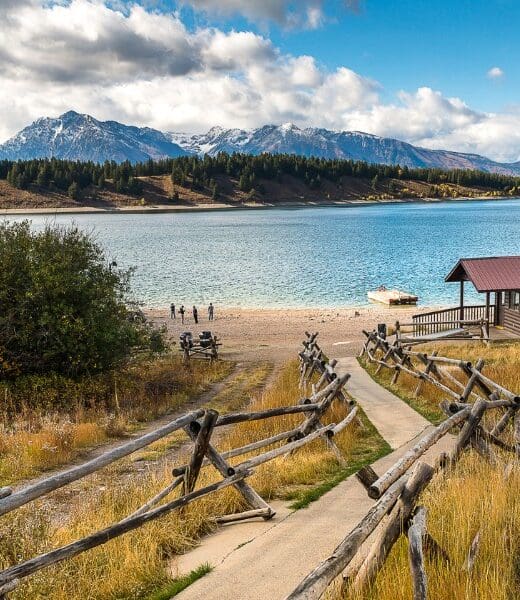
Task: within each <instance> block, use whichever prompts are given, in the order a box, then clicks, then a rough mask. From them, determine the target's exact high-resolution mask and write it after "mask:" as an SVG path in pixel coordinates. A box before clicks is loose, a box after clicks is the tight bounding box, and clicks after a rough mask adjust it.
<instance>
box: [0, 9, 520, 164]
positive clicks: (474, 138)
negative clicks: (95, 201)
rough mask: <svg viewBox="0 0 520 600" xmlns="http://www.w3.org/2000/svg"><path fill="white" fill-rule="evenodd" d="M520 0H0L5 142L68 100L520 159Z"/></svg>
mask: <svg viewBox="0 0 520 600" xmlns="http://www.w3.org/2000/svg"><path fill="white" fill-rule="evenodd" d="M519 22H520V2H518V0H457V2H453V0H435V2H432V1H429V0H392V1H386V0H358V1H354V0H351V1H346V0H299V1H296V0H182V1H179V2H174V1H169V0H141V1H140V2H139V1H135V2H123V1H121V0H112V1H108V0H61V1H50V0H0V90H1V92H0V115H1V117H0V140H2V141H3V140H5V139H7V138H8V137H10V136H11V135H13V134H14V133H15V132H16V131H18V130H19V129H20V128H22V127H23V126H25V125H27V124H28V123H30V122H31V121H33V120H35V119H36V118H38V117H40V116H57V115H59V114H61V113H63V112H65V111H67V110H69V109H74V110H77V111H79V112H85V113H89V114H92V115H93V116H95V117H96V118H99V119H103V120H104V119H116V120H119V121H122V122H125V123H130V124H136V125H147V126H151V127H155V128H158V129H161V130H165V131H186V132H202V131H206V130H207V129H208V128H210V127H211V126H213V125H222V126H225V127H243V128H251V127H256V126H260V125H264V124H266V123H276V124H278V123H285V122H289V121H290V122H294V123H295V124H296V125H299V126H317V127H327V128H331V129H356V130H362V131H367V132H370V133H375V134H377V135H383V136H392V137H397V138H400V139H404V140H406V141H410V142H412V143H415V144H419V145H423V146H426V147H430V148H449V149H454V150H460V151H465V152H477V153H480V154H485V155H488V156H490V157H492V158H495V159H497V160H503V161H511V160H519V159H520V97H519V94H518V92H519V91H520V70H519V69H518V65H517V57H518V51H519V50H520V37H519V36H518V31H517V28H518V23H519Z"/></svg>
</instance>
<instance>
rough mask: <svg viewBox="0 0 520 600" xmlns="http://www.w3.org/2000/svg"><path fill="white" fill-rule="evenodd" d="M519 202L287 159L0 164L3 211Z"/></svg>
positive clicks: (497, 179)
mask: <svg viewBox="0 0 520 600" xmlns="http://www.w3.org/2000/svg"><path fill="white" fill-rule="evenodd" d="M518 194H520V177H514V176H511V175H504V174H498V173H487V172H483V171H474V170H463V169H453V170H443V169H437V168H413V169H412V168H408V167H406V166H404V167H401V166H399V165H374V164H369V163H366V162H364V161H352V160H342V159H323V158H314V157H310V158H309V157H304V156H298V155H286V154H261V155H258V156H252V155H246V154H226V153H219V154H218V155H217V156H209V155H206V156H204V157H199V156H183V157H178V158H168V159H162V160H157V161H152V160H150V161H147V162H144V163H136V164H132V163H130V162H128V161H126V162H123V163H116V162H114V161H111V162H108V161H107V162H105V163H104V164H98V163H94V162H81V161H73V160H63V159H56V158H51V159H47V158H43V159H33V160H24V161H10V160H2V161H0V208H4V209H10V208H44V207H48V208H52V207H55V208H60V207H63V208H67V207H78V208H79V207H88V206H92V207H99V208H102V207H106V208H110V207H117V206H147V205H148V206H151V205H161V206H163V205H168V206H172V207H174V206H179V207H182V206H191V205H193V206H196V205H200V204H205V205H206V204H211V203H215V204H229V205H232V206H238V205H243V204H248V203H253V204H265V203H269V204H276V203H285V202H306V201H312V202H315V203H318V204H319V203H323V204H326V203H330V202H341V201H349V200H355V201H368V202H370V201H385V200H399V199H414V198H416V199H422V198H445V199H449V198H460V197H498V196H500V197H503V196H516V195H518Z"/></svg>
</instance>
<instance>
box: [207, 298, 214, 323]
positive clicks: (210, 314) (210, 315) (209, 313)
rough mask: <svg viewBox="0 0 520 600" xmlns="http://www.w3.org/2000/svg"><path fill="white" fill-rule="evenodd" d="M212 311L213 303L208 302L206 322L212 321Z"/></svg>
mask: <svg viewBox="0 0 520 600" xmlns="http://www.w3.org/2000/svg"><path fill="white" fill-rule="evenodd" d="M214 310H215V309H214V307H213V302H210V303H209V306H208V321H213V315H214Z"/></svg>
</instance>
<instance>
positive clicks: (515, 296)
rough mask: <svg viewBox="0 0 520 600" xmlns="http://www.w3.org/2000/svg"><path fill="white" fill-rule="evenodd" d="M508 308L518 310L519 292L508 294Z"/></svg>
mask: <svg viewBox="0 0 520 600" xmlns="http://www.w3.org/2000/svg"><path fill="white" fill-rule="evenodd" d="M509 308H513V309H514V310H519V309H520V292H509Z"/></svg>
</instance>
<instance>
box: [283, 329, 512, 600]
mask: <svg viewBox="0 0 520 600" xmlns="http://www.w3.org/2000/svg"><path fill="white" fill-rule="evenodd" d="M364 333H365V336H366V338H367V340H366V342H365V344H364V346H363V350H362V352H361V357H363V358H364V359H366V360H368V361H369V362H371V363H373V364H375V365H377V371H380V370H381V369H390V370H392V371H393V373H394V375H393V380H392V381H393V383H396V382H397V380H398V378H399V376H400V374H401V373H407V374H409V375H411V376H412V377H415V378H416V379H417V382H418V383H417V387H416V389H415V395H416V396H419V395H420V394H421V391H422V389H423V386H424V384H425V382H428V383H430V384H432V385H433V386H435V387H436V388H437V389H438V390H439V393H440V395H445V396H447V397H448V398H449V400H447V399H446V400H443V401H442V402H440V406H441V408H442V410H443V411H444V412H445V413H446V420H444V421H443V422H442V423H441V424H440V425H438V426H436V427H432V428H430V430H429V431H428V433H426V434H425V435H424V436H422V437H421V438H420V439H419V440H418V441H416V443H415V444H414V445H413V446H412V447H411V448H410V449H409V450H408V451H407V452H406V453H405V454H404V455H403V456H402V457H401V458H400V459H399V460H398V461H397V462H396V463H395V464H393V465H392V466H391V467H390V468H389V469H388V470H387V471H386V472H385V473H383V474H381V475H379V474H377V473H376V472H375V471H374V469H373V468H372V467H370V466H368V467H364V468H363V469H361V470H360V471H359V472H358V473H357V478H358V480H359V482H360V483H361V484H362V485H363V486H364V487H365V489H366V491H367V493H368V496H369V497H370V498H372V499H374V500H375V503H374V504H373V506H372V507H371V509H370V510H369V512H368V513H367V514H366V515H365V517H364V518H363V519H362V520H361V521H360V522H359V523H358V524H357V525H356V527H354V529H352V530H351V531H350V532H349V533H348V535H346V537H345V538H344V539H343V540H342V541H341V543H340V544H339V545H338V546H337V547H336V549H335V550H334V552H333V553H332V555H331V556H329V557H328V558H327V559H326V560H324V561H323V562H321V563H320V564H319V565H318V566H317V567H316V568H315V569H313V570H312V571H311V572H310V573H309V574H308V575H307V576H306V577H305V578H304V579H303V580H302V581H301V582H300V583H299V585H298V586H297V587H296V588H295V589H294V591H293V592H292V593H291V594H290V595H289V596H287V598H286V600H311V599H312V600H316V599H318V598H321V597H322V596H323V595H324V594H325V592H326V591H327V590H328V589H329V588H330V586H331V584H333V583H336V584H339V586H340V588H343V591H344V590H345V588H350V589H353V590H356V591H357V592H360V591H362V590H363V589H365V587H368V586H369V585H370V584H371V583H373V582H374V580H375V578H376V576H377V573H378V571H379V570H380V569H381V567H382V566H383V564H384V562H385V560H386V558H387V556H388V555H389V553H390V551H391V549H392V546H393V545H394V544H395V542H396V541H397V540H398V539H399V537H400V536H401V535H406V536H407V538H408V549H409V564H410V570H411V579H412V587H413V589H412V594H413V598H414V600H426V598H427V588H428V581H427V573H426V570H425V565H424V553H426V552H428V553H430V554H431V555H433V556H436V557H437V558H439V559H440V560H444V561H446V562H447V563H450V557H449V555H448V553H447V552H446V551H445V550H444V549H443V548H442V547H441V546H440V545H439V544H438V543H437V541H436V540H435V539H434V538H433V537H432V536H431V535H430V534H429V533H428V530H427V523H426V514H427V513H426V508H425V507H424V506H420V505H418V500H419V496H420V494H421V492H422V491H423V490H424V489H425V488H426V486H427V485H428V484H429V483H430V482H431V480H432V479H433V477H434V475H435V474H436V473H442V472H443V471H445V470H446V469H449V468H451V467H452V466H453V465H454V464H455V463H456V461H457V460H458V459H459V457H460V456H461V454H462V453H463V452H464V451H465V449H466V448H473V449H474V450H476V451H477V452H478V453H479V454H480V455H481V456H482V457H484V458H485V459H486V460H489V461H492V462H493V463H497V462H498V460H499V456H498V455H497V453H496V452H495V449H499V450H500V456H501V457H503V453H502V451H505V452H506V453H510V456H512V457H514V459H515V460H512V461H507V460H506V461H505V465H504V467H505V468H504V471H505V476H506V477H508V476H509V475H510V474H511V472H512V469H514V468H517V465H518V461H517V460H516V459H517V458H518V456H519V453H520V396H519V395H517V394H516V393H514V392H512V391H510V390H508V389H506V388H504V387H503V386H501V385H499V384H498V383H496V382H495V381H493V380H492V379H490V378H489V377H486V376H485V375H484V374H483V373H482V370H483V368H484V364H485V363H484V361H483V360H482V359H480V360H478V361H477V362H476V364H475V365H473V364H472V363H471V362H470V361H467V360H463V359H460V360H457V359H454V358H449V357H444V356H439V355H438V353H437V352H435V351H434V352H431V353H428V352H417V351H412V349H411V348H410V347H408V346H407V345H403V344H402V343H401V341H400V339H399V337H397V339H396V340H395V341H394V342H393V343H390V342H389V341H388V339H387V338H386V336H384V335H381V334H380V333H379V332H378V331H377V330H374V331H372V332H364ZM454 372H457V373H458V375H459V377H457V376H456V375H455V374H454ZM484 416H486V419H485V421H484ZM490 417H494V418H490ZM485 423H486V424H485ZM489 423H492V426H490V425H489ZM450 432H455V433H456V434H457V435H456V437H455V436H454V437H452V440H451V442H452V443H451V445H450V447H451V450H450V451H449V452H443V453H440V454H439V456H438V458H437V460H436V463H435V465H434V466H430V465H429V464H428V463H426V462H423V461H421V460H420V459H421V456H423V455H424V453H425V452H426V451H427V450H428V449H429V448H431V447H432V446H433V445H434V444H436V443H437V442H438V441H439V440H440V439H441V438H442V437H444V436H446V435H447V434H449V433H450ZM511 440H512V441H511ZM371 536H372V537H371ZM369 537H370V538H371V539H370V540H369V542H367V543H368V545H369V548H368V551H367V549H366V547H365V546H366V545H365V546H363V544H364V543H365V541H367V540H368V538H369ZM479 540H480V533H479V532H478V533H477V535H476V536H475V538H474V540H473V542H472V544H471V546H470V548H469V550H468V555H467V559H466V563H465V568H466V569H467V570H471V568H472V566H473V564H474V562H475V558H476V555H477V553H478V546H479Z"/></svg>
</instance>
